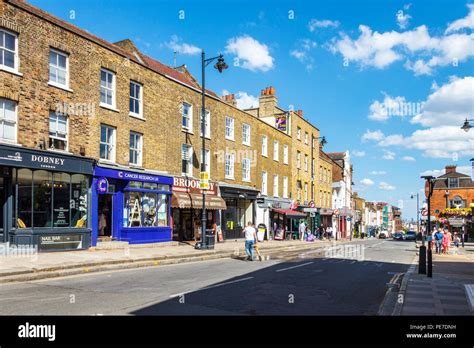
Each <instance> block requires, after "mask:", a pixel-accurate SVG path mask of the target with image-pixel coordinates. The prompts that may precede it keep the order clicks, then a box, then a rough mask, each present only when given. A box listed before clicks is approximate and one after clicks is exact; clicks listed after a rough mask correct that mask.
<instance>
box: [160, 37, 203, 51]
mask: <svg viewBox="0 0 474 348" xmlns="http://www.w3.org/2000/svg"><path fill="white" fill-rule="evenodd" d="M180 41H181V40H180V38H179V37H178V36H176V35H173V36H171V41H170V42H168V43H166V45H167V46H168V47H169V48H171V49H172V50H173V51H175V52H178V53H179V54H185V55H190V56H193V55H196V54H199V53H201V49H200V48H199V47H197V46H194V45H191V44H187V43H185V42H180Z"/></svg>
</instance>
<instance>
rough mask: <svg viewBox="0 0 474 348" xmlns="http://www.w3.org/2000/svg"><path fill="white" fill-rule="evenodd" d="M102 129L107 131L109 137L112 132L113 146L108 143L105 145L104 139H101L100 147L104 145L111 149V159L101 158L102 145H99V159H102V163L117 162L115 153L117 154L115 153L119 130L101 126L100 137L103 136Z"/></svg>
mask: <svg viewBox="0 0 474 348" xmlns="http://www.w3.org/2000/svg"><path fill="white" fill-rule="evenodd" d="M102 127H104V128H106V129H107V135H108V132H109V131H111V132H112V143H111V144H109V143H107V142H105V143H103V142H102V139H100V145H102V144H104V145H106V146H107V147H109V148H110V150H109V153H110V158H101V157H100V145H99V158H100V160H101V161H106V162H115V152H116V151H115V150H116V145H115V144H116V142H117V129H116V128H115V127H112V126H108V125H105V124H101V125H100V128H101V129H100V136H101V135H102ZM101 137H102V136H101ZM106 138H107V139H108V138H109V137H108V136H107V137H106Z"/></svg>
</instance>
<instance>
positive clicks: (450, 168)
mask: <svg viewBox="0 0 474 348" xmlns="http://www.w3.org/2000/svg"><path fill="white" fill-rule="evenodd" d="M444 169H445V172H446V174H448V173H454V172H455V171H456V165H449V166H446V167H445V168H444Z"/></svg>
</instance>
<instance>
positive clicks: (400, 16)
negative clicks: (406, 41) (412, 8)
mask: <svg viewBox="0 0 474 348" xmlns="http://www.w3.org/2000/svg"><path fill="white" fill-rule="evenodd" d="M404 9H405V10H406V8H404ZM396 17H397V24H398V26H399V28H400V29H406V27H408V24H409V22H410V19H411V16H410V15H409V14H407V13H404V12H403V11H402V10H399V11H397V14H396Z"/></svg>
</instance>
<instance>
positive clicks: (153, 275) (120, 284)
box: [0, 239, 416, 315]
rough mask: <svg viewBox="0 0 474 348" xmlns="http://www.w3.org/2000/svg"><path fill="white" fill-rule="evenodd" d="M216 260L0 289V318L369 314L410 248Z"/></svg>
mask: <svg viewBox="0 0 474 348" xmlns="http://www.w3.org/2000/svg"><path fill="white" fill-rule="evenodd" d="M350 245H351V247H346V249H345V250H341V249H335V248H333V249H317V250H312V251H310V252H308V251H306V252H301V251H299V252H291V253H290V252H287V253H285V254H271V255H269V256H270V260H267V261H262V262H258V261H255V262H249V261H242V260H237V259H219V260H212V261H203V262H195V263H185V264H178V265H169V266H158V267H152V268H145V269H133V270H123V271H114V272H107V273H96V274H89V275H80V276H71V277H63V278H55V279H51V280H41V281H31V282H25V283H16V284H7V285H1V286H0V315H12V314H14V315H40V314H41V315H168V314H175V315H375V314H377V311H378V309H379V307H380V304H381V303H382V301H383V299H384V295H385V292H386V290H387V283H388V282H390V280H391V279H392V277H394V274H396V273H399V272H406V270H407V269H408V267H409V266H410V264H411V262H412V261H413V258H414V256H415V253H416V249H415V246H414V243H413V242H407V241H400V242H398V241H392V240H374V239H372V240H363V241H361V240H357V241H354V242H353V243H351V244H350Z"/></svg>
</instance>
